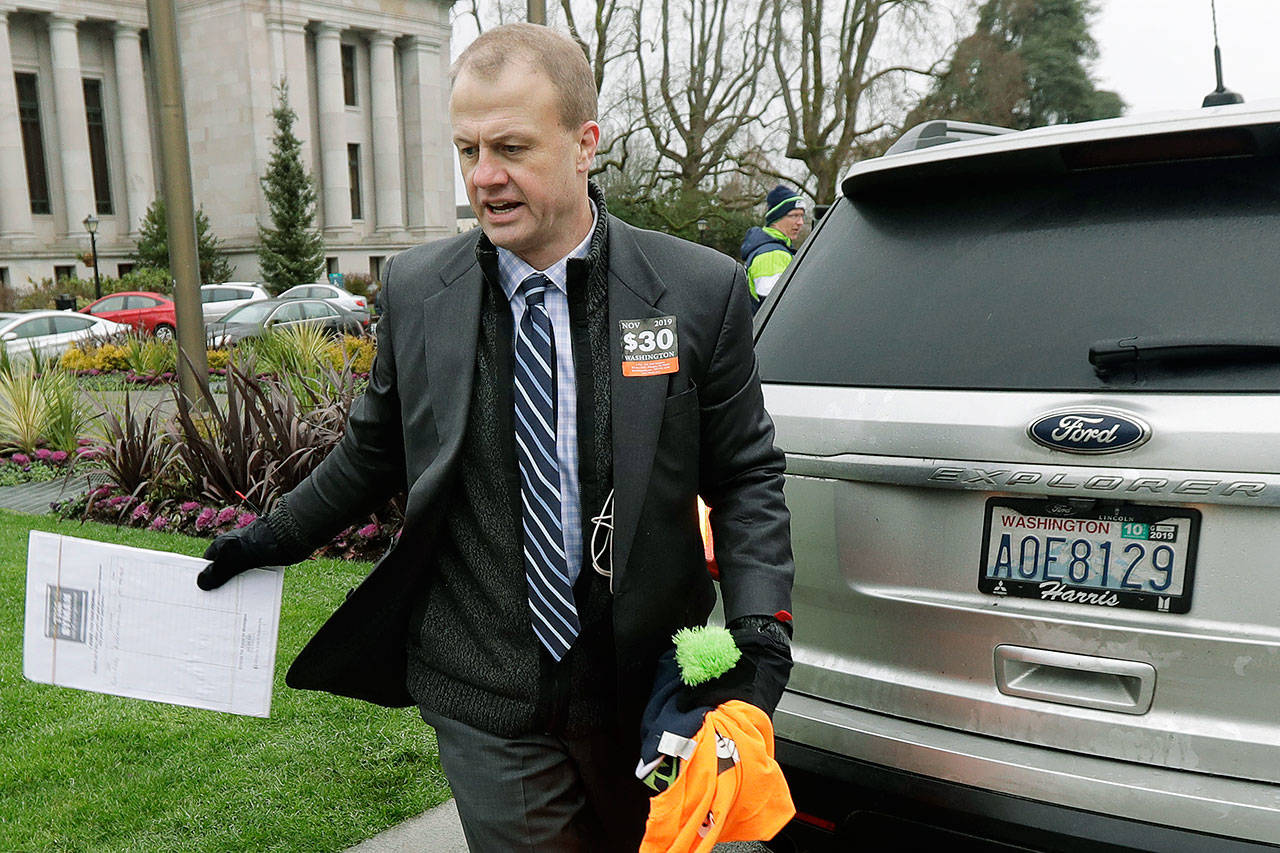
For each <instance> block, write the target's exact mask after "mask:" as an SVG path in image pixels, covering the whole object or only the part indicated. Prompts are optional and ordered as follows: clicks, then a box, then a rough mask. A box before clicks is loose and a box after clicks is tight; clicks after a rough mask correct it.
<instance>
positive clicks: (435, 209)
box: [0, 0, 456, 290]
mask: <svg viewBox="0 0 1280 853" xmlns="http://www.w3.org/2000/svg"><path fill="white" fill-rule="evenodd" d="M449 5H450V0H354V2H353V0H344V2H337V0H328V2H326V0H180V2H179V3H178V26H179V33H180V37H181V45H180V48H179V49H180V56H181V62H182V75H183V86H184V90H185V93H186V110H187V130H188V135H189V139H190V147H191V167H192V181H193V189H194V193H195V200H196V203H197V204H199V205H201V206H203V208H204V211H205V213H206V214H208V216H209V220H210V223H211V225H212V228H213V232H214V233H215V234H216V235H217V236H218V237H219V238H221V239H222V240H223V241H224V243H225V245H226V247H227V249H228V253H229V255H230V258H231V260H232V263H233V264H234V265H235V267H236V274H237V277H238V278H241V279H247V280H251V279H256V278H257V277H258V275H259V270H258V263H257V256H256V253H255V251H256V244H257V226H258V223H259V221H262V222H267V220H268V212H267V205H266V200H265V198H264V196H263V193H262V189H261V184H260V178H261V176H262V175H263V174H264V173H265V171H266V166H267V161H268V159H269V157H270V154H271V136H272V133H273V131H274V124H273V122H272V120H271V115H270V113H271V110H272V108H273V106H274V103H275V101H274V92H273V85H274V84H275V83H276V82H278V81H279V80H281V79H282V78H283V79H285V80H287V81H288V84H289V97H290V102H291V105H292V106H293V108H294V110H295V111H296V112H297V113H298V122H297V124H296V125H295V127H294V131H295V133H297V135H298V136H299V137H300V138H301V139H302V140H303V157H304V163H305V164H306V165H307V167H308V168H309V170H310V172H311V175H312V177H313V178H314V179H315V182H316V186H317V190H318V192H317V195H318V199H319V203H318V205H317V208H318V209H317V219H318V224H319V225H320V226H322V228H323V233H324V238H325V244H326V254H327V256H328V263H329V272H338V271H341V272H346V273H352V272H357V273H371V274H373V275H375V276H377V275H378V274H379V273H380V271H381V266H382V263H383V261H384V260H385V258H386V257H387V256H388V255H390V254H393V253H395V252H397V251H399V250H401V249H404V248H406V247H408V246H412V245H414V244H416V243H420V242H423V241H426V240H431V239H435V238H437V237H443V236H447V235H450V234H453V233H455V231H456V223H455V213H454V182H453V171H454V170H455V169H456V165H455V163H454V159H453V154H452V146H451V144H450V136H449V124H448V110H447V105H448V67H449V32H450V29H449ZM150 66H151V63H150V57H149V54H148V45H147V10H146V3H145V2H144V0H16V5H15V2H14V0H0V282H4V283H7V284H9V285H10V286H12V287H13V288H14V289H17V290H21V289H25V287H26V286H27V281H28V279H29V278H30V279H33V280H40V279H43V278H47V277H50V276H59V275H67V274H71V275H78V276H81V277H85V276H86V275H91V271H89V270H87V268H86V267H85V266H84V264H83V263H82V262H81V261H80V260H79V258H80V256H82V255H85V254H87V250H88V248H89V235H88V233H87V232H86V231H85V228H84V226H83V225H82V222H83V220H84V219H85V218H86V216H88V214H89V213H91V212H92V213H94V214H95V215H96V216H97V218H98V220H99V221H100V225H99V227H98V235H97V244H98V258H99V268H100V271H101V273H102V274H103V275H108V276H114V275H119V274H121V273H122V272H127V271H128V269H129V268H130V266H129V254H130V253H131V252H132V250H133V248H134V243H135V240H136V237H137V230H138V224H139V221H140V220H141V218H142V216H143V214H144V213H145V211H146V209H147V206H148V205H149V204H150V203H151V201H152V200H153V199H154V198H155V196H156V195H157V193H158V192H159V188H160V179H159V176H160V164H159V158H158V152H159V147H158V132H157V123H156V116H157V111H156V94H155V88H154V85H153V80H152V76H151V67H150Z"/></svg>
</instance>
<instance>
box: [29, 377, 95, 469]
mask: <svg viewBox="0 0 1280 853" xmlns="http://www.w3.org/2000/svg"><path fill="white" fill-rule="evenodd" d="M39 382H40V386H41V387H40V393H41V396H42V397H43V398H44V404H45V420H44V424H43V425H42V428H41V433H42V435H41V439H42V441H43V442H44V445H45V449H46V450H52V451H58V452H61V453H66V454H70V453H74V452H75V450H76V448H77V447H78V446H79V441H80V436H81V435H82V434H83V433H84V429H85V427H86V426H87V425H88V423H89V420H90V418H89V412H88V407H87V406H86V405H85V403H84V398H83V397H82V396H81V394H80V389H79V388H78V387H77V386H76V380H75V377H74V376H72V375H71V374H70V373H67V372H66V371H65V370H53V371H50V372H48V373H45V374H43V375H42V376H41V377H40V380H39ZM38 453H39V451H37V454H38Z"/></svg>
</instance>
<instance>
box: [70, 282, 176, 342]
mask: <svg viewBox="0 0 1280 853" xmlns="http://www.w3.org/2000/svg"><path fill="white" fill-rule="evenodd" d="M80 313H82V314H92V315H93V316H95V317H102V318H103V319H104V320H111V321H112V322H115V323H123V324H125V325H126V326H131V327H133V328H134V329H135V330H137V331H139V332H143V333H145V334H148V335H153V334H155V333H156V330H157V329H167V330H168V331H169V332H172V331H173V330H174V329H176V328H177V325H178V321H177V317H176V315H175V313H174V306H173V300H172V299H170V298H169V297H167V296H165V295H164V294H161V293H149V292H145V291H125V292H121V293H112V294H109V295H107V296H104V297H102V298H101V299H97V300H94V301H93V302H91V303H90V304H88V305H86V306H85V307H84V308H81V309H80Z"/></svg>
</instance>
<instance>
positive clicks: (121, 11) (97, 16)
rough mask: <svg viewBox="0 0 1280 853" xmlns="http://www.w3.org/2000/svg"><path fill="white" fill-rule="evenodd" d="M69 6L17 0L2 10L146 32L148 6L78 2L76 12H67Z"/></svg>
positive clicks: (47, 0) (89, 0)
mask: <svg viewBox="0 0 1280 853" xmlns="http://www.w3.org/2000/svg"><path fill="white" fill-rule="evenodd" d="M67 5H68V4H67V3H65V2H60V0H17V2H12V3H5V4H0V10H5V11H8V12H9V14H10V15H13V14H15V13H19V14H20V13H34V14H39V15H49V16H51V17H57V18H68V19H71V20H73V21H75V22H77V23H95V22H115V21H120V22H123V23H127V24H131V25H133V26H136V27H138V28H139V29H143V30H145V29H146V28H147V23H148V22H147V7H146V4H145V3H136V2H125V3H121V2H107V0H85V2H77V3H76V4H75V11H74V12H69V11H67V8H66V7H67Z"/></svg>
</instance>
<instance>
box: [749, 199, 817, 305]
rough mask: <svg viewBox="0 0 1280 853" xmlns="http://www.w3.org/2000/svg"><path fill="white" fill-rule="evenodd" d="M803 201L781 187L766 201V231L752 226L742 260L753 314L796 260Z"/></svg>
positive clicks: (764, 228) (802, 224)
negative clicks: (796, 240) (793, 259)
mask: <svg viewBox="0 0 1280 853" xmlns="http://www.w3.org/2000/svg"><path fill="white" fill-rule="evenodd" d="M800 201H801V199H800V193H798V192H796V191H795V190H794V189H792V188H791V187H789V186H787V185H786V184H778V185H777V186H776V187H774V188H773V189H771V190H770V191H769V195H768V196H767V197H766V198H765V208H766V209H765V214H764V227H763V228H761V227H760V226H758V225H756V226H752V227H751V229H750V230H748V231H747V236H746V237H745V238H744V239H743V241H742V250H741V254H740V256H741V258H742V263H743V264H745V265H746V267H747V286H748V287H749V288H750V290H751V312H752V313H753V314H754V313H755V312H756V311H758V310H760V303H761V302H763V301H764V298H765V297H766V296H768V295H769V292H770V291H772V290H773V286H774V285H775V284H776V283H777V282H778V279H779V278H781V277H782V273H783V272H784V271H785V270H786V268H787V267H788V266H789V265H790V264H791V259H792V258H793V257H794V256H795V253H796V250H795V247H794V243H795V239H796V237H798V236H799V235H800V229H801V228H802V227H803V226H804V207H803V206H802V205H801V203H800Z"/></svg>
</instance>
